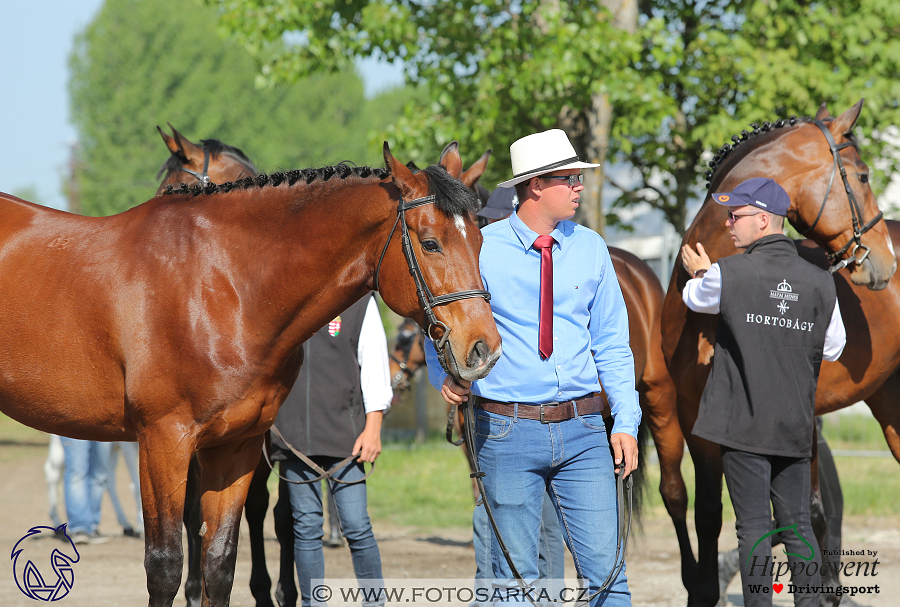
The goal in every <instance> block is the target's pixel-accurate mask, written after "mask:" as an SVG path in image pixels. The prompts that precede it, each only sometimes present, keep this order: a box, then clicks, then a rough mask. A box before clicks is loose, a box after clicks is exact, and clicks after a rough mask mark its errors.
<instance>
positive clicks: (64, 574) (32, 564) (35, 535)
mask: <svg viewBox="0 0 900 607" xmlns="http://www.w3.org/2000/svg"><path fill="white" fill-rule="evenodd" d="M45 538H50V539H61V540H62V541H63V547H62V548H59V544H58V543H57V542H55V541H54V542H52V544H48V543H47V542H37V541H26V540H37V539H45ZM10 559H11V560H12V562H13V577H14V578H15V580H16V585H17V586H18V587H19V590H21V591H22V594H24V595H25V596H27V597H29V598H32V599H34V600H36V601H43V602H45V603H46V602H50V601H58V600H59V599H61V598H63V597H64V596H66V595H67V594H69V591H70V590H71V589H72V586H73V585H74V583H75V571H74V570H73V568H72V565H73V564H75V563H77V562H78V561H79V560H80V559H81V556H80V555H79V554H78V549H77V548H75V544H73V543H72V540H71V539H70V538H69V536H68V535H67V534H66V525H65V523H63V524H62V525H60V526H59V527H58V528H56V529H54V528H53V527H32V528H31V529H29V530H28V533H26V534H25V535H24V536H23V537H22V539H20V540H19V541H18V542H16V545H15V546H13V549H12V555H11V556H10Z"/></svg>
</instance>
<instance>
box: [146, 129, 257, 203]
mask: <svg viewBox="0 0 900 607" xmlns="http://www.w3.org/2000/svg"><path fill="white" fill-rule="evenodd" d="M166 124H169V123H168V122H167V123H166ZM169 128H170V129H172V136H169V135H168V134H166V132H165V131H163V130H162V129H161V128H159V126H157V127H156V130H157V131H159V134H160V135H162V138H163V141H164V142H165V143H166V147H167V148H169V152H171V156H169V159H168V160H166V161H165V162H164V163H163V165H162V167H160V169H159V172H158V173H157V174H156V178H157V179H159V178H160V176H163V180H162V182H161V183H160V184H159V188H157V190H156V195H157V196H158V195H160V194H162V193H163V192H164V191H165V190H166V187H168V186H170V185H172V186H177V185H180V184H182V183H184V184H186V185H194V184H196V183H201V182H202V183H204V185H205V184H206V183H208V182H212V183H225V182H228V181H237V180H238V179H242V178H244V177H255V176H256V175H257V173H258V171H257V170H256V167H255V166H253V163H252V162H251V161H250V159H249V158H247V156H245V155H244V153H243V152H242V151H240V150H239V149H238V148H236V147H232V146H230V145H226V144H224V143H222V142H221V141H219V140H218V139H203V140H201V141H200V144H201V145H197V144H196V143H193V142H192V141H190V140H189V139H188V138H187V137H185V136H184V135H182V134H181V133H179V132H178V131H176V130H175V127H173V126H172V125H171V124H169Z"/></svg>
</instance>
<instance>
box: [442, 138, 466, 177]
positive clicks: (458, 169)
mask: <svg viewBox="0 0 900 607" xmlns="http://www.w3.org/2000/svg"><path fill="white" fill-rule="evenodd" d="M440 165H441V166H442V167H444V168H445V169H447V172H448V173H450V176H451V177H453V178H454V179H459V174H460V173H462V158H460V157H459V143H458V142H456V141H451V142H450V143H448V144H447V147H445V148H444V151H443V152H441V161H440Z"/></svg>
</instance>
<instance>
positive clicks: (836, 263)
mask: <svg viewBox="0 0 900 607" xmlns="http://www.w3.org/2000/svg"><path fill="white" fill-rule="evenodd" d="M813 122H814V123H815V125H816V126H817V127H819V130H820V131H822V134H823V135H825V140H826V141H827V142H828V147H829V148H830V150H831V156H832V157H833V158H834V164H833V165H832V167H831V177H830V178H829V179H828V189H827V190H825V199H824V200H822V206H821V207H819V214H818V215H816V220H815V221H813V222H812V225H811V226H809V228H807V229H806V230H805V231H804V232H803V235H804V236H805V235H806V234H808V233H809V232H812V230H813V228H815V227H816V225H817V224H818V223H819V219H821V218H822V212H823V211H824V210H825V203H826V202H828V196H829V195H830V194H831V186H832V185H833V184H834V174H835V173H836V172H837V171H838V169H840V172H841V179H842V180H843V181H844V190H845V191H846V192H847V201H848V202H849V204H850V216H851V217H852V220H853V238H851V239H850V241H849V242H847V244H845V245H844V246H843V247H841V248H840V249H839V250H837V251H835V252H834V253H826V255H827V257H828V259H829V261H831V267H829V268H828V272H829V273H830V274H834V273H835V272H837V271H838V270H840V269H841V268H846V267H847V266H849V265H850V264H852V263H856V264H861V263H862V262H864V261H865V260H866V258H867V257H868V256H869V247H867V246H866V245H864V244H863V243H862V235H863V234H865V233H866V232H868V231H869V230H871V229H872V228H873V227H875V224H876V223H878V222H879V221H881V219H882V217H883V216H884V213H881V212H879V213H878V215H876V216H875V217H873V218H872V220H871V221H869V222H868V223H867V224H865V225H864V226H862V227H860V222H861V221H862V218H863V214H862V211H861V210H860V208H859V203H858V202H857V201H856V196H855V195H854V194H853V190H852V189H850V182H849V181H848V180H847V169H845V168H844V161H843V160H842V159H841V150H843V149H844V148H848V147H851V146H853V147H854V148H856V153H857V154H859V145H858V144H857V143H856V140H855V139H853V138H852V137H851V138H850V140H849V141H847V142H845V143H842V144H840V145H837V144H836V143H835V141H834V137H833V136H832V135H831V131H829V130H828V127H826V126H825V123H824V122H822V121H821V120H814V121H813ZM854 243H855V246H853V250H852V251H851V252H850V257H848V258H847V259H841V257H842V256H843V255H844V253H846V252H847V251H848V250H849V249H850V247H851V246H852V245H853V244H854ZM860 249H862V257H857V256H856V252H857V251H859V250H860Z"/></svg>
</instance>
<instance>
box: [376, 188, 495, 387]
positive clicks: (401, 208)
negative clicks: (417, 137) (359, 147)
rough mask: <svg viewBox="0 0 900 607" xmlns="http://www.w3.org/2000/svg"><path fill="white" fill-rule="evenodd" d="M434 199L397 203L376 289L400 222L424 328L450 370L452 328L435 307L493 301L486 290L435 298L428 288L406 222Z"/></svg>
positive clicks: (444, 364) (432, 197)
mask: <svg viewBox="0 0 900 607" xmlns="http://www.w3.org/2000/svg"><path fill="white" fill-rule="evenodd" d="M434 201H435V196H434V194H431V195H429V196H423V197H422V198H416V199H415V200H410V201H409V202H405V201H404V200H403V197H402V196H401V197H400V202H399V203H398V204H397V219H396V220H395V221H394V225H393V227H392V228H391V233H390V234H388V237H387V241H385V243H384V248H383V249H382V250H381V256H380V257H379V258H378V265H377V266H375V281H374V283H375V290H376V291H379V290H380V285H379V283H378V276H379V272H380V271H381V262H382V261H383V260H384V255H385V253H387V249H388V245H389V244H390V243H391V239H392V238H393V237H394V232H395V231H396V230H397V225H398V224H399V225H400V243H401V246H402V248H403V256H404V257H406V265H407V266H409V273H410V275H411V276H412V277H413V281H414V282H415V283H416V296H417V297H418V298H419V305H421V306H422V310H423V311H424V312H425V320H426V321H427V327H426V329H425V330H424V333H425V335H426V336H428V339H430V340H431V341H432V343H433V344H434V349H435V351H436V352H437V355H438V359H439V360H440V362H441V366H442V367H444V369H445V370H447V371H449V369H448V367H447V358H446V353H445V352H444V346H446V345H447V340H448V339H449V338H450V331H451V330H452V329H451V328H450V327H448V326H447V325H446V324H444V323H443V322H441V321H440V320H438V319H437V317H436V316H435V315H434V308H436V307H437V306H442V305H445V304H448V303H452V302H454V301H460V300H462V299H469V298H471V297H482V298H484V300H485V301H488V302H489V301H491V294H490V293H488V292H487V291H485V290H483V289H471V290H468V291H457V292H456V293H450V294H448V295H438V296H437V297H435V296H434V295H433V294H432V293H431V290H430V289H429V288H428V285H427V284H425V277H424V275H423V274H422V269H421V268H420V267H419V260H418V259H417V258H416V252H415V251H414V250H413V246H412V240H411V239H410V237H409V226H408V225H407V223H406V211H408V210H410V209H414V208H416V207H420V206H423V205H426V204H432V203H434ZM437 327H440V328H442V329H443V331H444V333H443V335H442V336H441V337H440V338H437V337H434V335H433V331H434V329H435V328H437Z"/></svg>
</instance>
